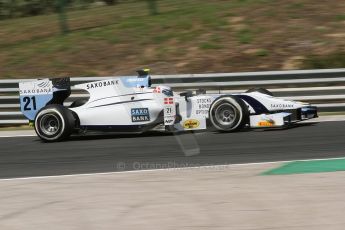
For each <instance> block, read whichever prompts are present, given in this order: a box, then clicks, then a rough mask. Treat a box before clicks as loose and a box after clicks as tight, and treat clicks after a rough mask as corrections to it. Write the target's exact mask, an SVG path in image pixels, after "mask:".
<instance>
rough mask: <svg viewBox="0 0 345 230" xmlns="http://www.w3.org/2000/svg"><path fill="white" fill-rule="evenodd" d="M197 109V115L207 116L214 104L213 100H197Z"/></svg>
mask: <svg viewBox="0 0 345 230" xmlns="http://www.w3.org/2000/svg"><path fill="white" fill-rule="evenodd" d="M196 103H197V109H196V111H195V114H196V115H206V114H208V111H209V109H210V106H211V104H212V100H211V98H199V99H197V100H196Z"/></svg>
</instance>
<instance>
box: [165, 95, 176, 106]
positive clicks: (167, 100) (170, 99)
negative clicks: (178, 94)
mask: <svg viewBox="0 0 345 230" xmlns="http://www.w3.org/2000/svg"><path fill="white" fill-rule="evenodd" d="M164 104H165V105H172V104H174V98H173V97H165V98H164Z"/></svg>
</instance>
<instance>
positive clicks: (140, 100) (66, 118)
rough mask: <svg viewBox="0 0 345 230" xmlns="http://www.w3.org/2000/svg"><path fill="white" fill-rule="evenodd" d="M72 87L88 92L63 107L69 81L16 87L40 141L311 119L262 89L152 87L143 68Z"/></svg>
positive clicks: (304, 107) (307, 110)
mask: <svg viewBox="0 0 345 230" xmlns="http://www.w3.org/2000/svg"><path fill="white" fill-rule="evenodd" d="M74 88H75V89H76V90H79V91H86V92H88V94H89V98H88V99H86V100H80V99H79V100H76V101H74V102H73V103H72V104H71V105H69V106H65V105H64V102H65V100H66V99H67V98H68V97H69V96H70V94H71V84H70V79H69V78H52V79H38V80H35V81H29V82H21V83H19V89H20V106H21V111H22V113H23V114H24V116H25V117H26V118H27V119H28V120H29V121H30V122H31V123H32V124H33V126H34V129H35V131H36V133H37V135H38V137H40V138H41V139H42V140H43V141H45V142H55V141H62V140H65V139H67V138H68V137H69V136H70V135H71V134H73V133H87V132H89V131H112V132H121V133H123V132H126V133H127V132H137V133H142V132H145V131H151V130H157V131H163V132H182V131H191V130H192V131H194V130H207V129H210V130H216V131H220V132H235V131H239V130H241V129H243V128H265V129H269V128H277V127H285V126H289V125H291V124H293V123H296V122H299V121H302V120H306V119H312V118H315V117H317V108H316V107H315V106H311V105H310V104H307V103H303V102H297V101H290V100H284V99H281V98H277V97H274V96H273V95H272V93H271V92H270V91H268V90H266V89H263V88H254V89H250V90H248V91H247V92H245V93H236V94H207V93H206V91H204V90H197V91H196V93H195V92H193V91H186V92H181V93H176V92H174V91H173V90H172V89H171V88H170V87H169V86H164V85H157V86H152V85H151V77H150V73H149V70H147V69H144V70H140V71H138V76H134V77H118V78H112V79H105V80H99V81H94V82H89V83H83V84H77V85H75V86H74ZM65 104H66V103H65Z"/></svg>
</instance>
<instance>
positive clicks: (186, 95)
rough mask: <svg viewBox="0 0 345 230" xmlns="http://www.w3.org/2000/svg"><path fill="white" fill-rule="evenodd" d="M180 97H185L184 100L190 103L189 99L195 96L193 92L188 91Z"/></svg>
mask: <svg viewBox="0 0 345 230" xmlns="http://www.w3.org/2000/svg"><path fill="white" fill-rule="evenodd" d="M180 96H181V97H184V99H185V100H186V101H187V102H188V98H189V97H192V96H193V92H192V91H186V92H183V93H180Z"/></svg>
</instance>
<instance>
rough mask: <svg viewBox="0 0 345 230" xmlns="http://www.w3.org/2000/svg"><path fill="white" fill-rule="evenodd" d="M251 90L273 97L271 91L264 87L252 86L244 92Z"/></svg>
mask: <svg viewBox="0 0 345 230" xmlns="http://www.w3.org/2000/svg"><path fill="white" fill-rule="evenodd" d="M251 92H258V93H262V94H266V95H269V96H272V97H273V93H272V92H271V91H269V90H267V89H264V88H252V89H249V90H247V91H246V93H251Z"/></svg>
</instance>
